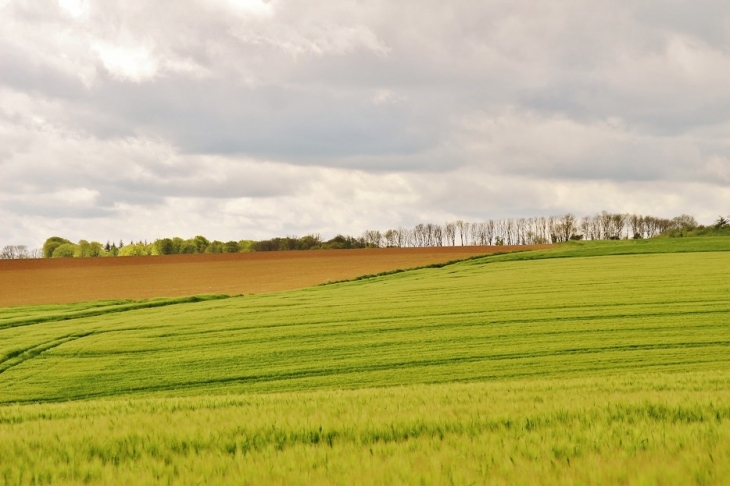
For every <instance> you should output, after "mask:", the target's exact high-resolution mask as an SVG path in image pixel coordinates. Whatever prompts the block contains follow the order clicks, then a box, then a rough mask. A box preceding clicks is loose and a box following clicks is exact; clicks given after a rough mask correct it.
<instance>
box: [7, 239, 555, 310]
mask: <svg viewBox="0 0 730 486" xmlns="http://www.w3.org/2000/svg"><path fill="white" fill-rule="evenodd" d="M545 247H547V246H546V245H543V246H511V247H510V246H500V247H494V246H464V247H462V246H457V247H439V248H378V249H367V250H321V251H283V252H260V253H226V254H218V255H170V256H157V257H154V256H153V257H117V258H73V259H71V258H69V259H43V260H40V259H39V260H0V306H3V307H7V306H17V305H34V304H54V303H56V304H61V303H70V302H83V301H90V300H101V299H149V298H154V297H178V296H188V295H198V294H229V295H239V294H252V293H264V292H276V291H281V290H290V289H297V288H303V287H309V286H312V285H317V284H321V283H325V282H328V281H337V280H346V279H352V278H355V277H358V276H360V275H366V274H374V273H380V272H385V271H388V270H396V269H399V268H403V269H405V268H412V267H417V266H422V265H428V264H432V263H443V262H447V261H451V260H457V259H463V258H468V257H471V256H476V255H485V254H489V253H495V252H505V251H517V250H528V249H540V248H545Z"/></svg>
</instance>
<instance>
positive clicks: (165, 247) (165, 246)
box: [154, 238, 175, 255]
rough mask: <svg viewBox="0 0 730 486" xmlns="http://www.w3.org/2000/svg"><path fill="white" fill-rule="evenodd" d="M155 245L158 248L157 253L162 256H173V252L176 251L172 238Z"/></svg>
mask: <svg viewBox="0 0 730 486" xmlns="http://www.w3.org/2000/svg"><path fill="white" fill-rule="evenodd" d="M154 245H155V246H156V247H157V253H158V254H160V255H172V254H173V250H174V249H175V248H174V245H173V243H172V240H171V239H170V238H163V239H161V240H157V241H155V243H154Z"/></svg>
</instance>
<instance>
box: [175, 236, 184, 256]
mask: <svg viewBox="0 0 730 486" xmlns="http://www.w3.org/2000/svg"><path fill="white" fill-rule="evenodd" d="M184 241H185V240H183V239H182V238H180V237H179V236H176V237H174V238H173V239H172V253H173V254H174V255H177V254H179V253H180V247H181V246H182V244H183V242H184Z"/></svg>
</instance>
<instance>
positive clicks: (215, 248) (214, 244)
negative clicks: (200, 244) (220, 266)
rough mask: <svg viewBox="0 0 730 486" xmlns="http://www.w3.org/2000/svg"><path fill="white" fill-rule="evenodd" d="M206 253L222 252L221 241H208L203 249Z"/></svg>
mask: <svg viewBox="0 0 730 486" xmlns="http://www.w3.org/2000/svg"><path fill="white" fill-rule="evenodd" d="M205 252H206V253H223V242H222V241H218V240H213V241H211V242H210V245H208V248H206V249H205Z"/></svg>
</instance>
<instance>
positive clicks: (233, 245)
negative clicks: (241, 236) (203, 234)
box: [223, 241, 239, 253]
mask: <svg viewBox="0 0 730 486" xmlns="http://www.w3.org/2000/svg"><path fill="white" fill-rule="evenodd" d="M238 251H239V248H238V242H237V241H227V242H225V243H224V244H223V253H238Z"/></svg>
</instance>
